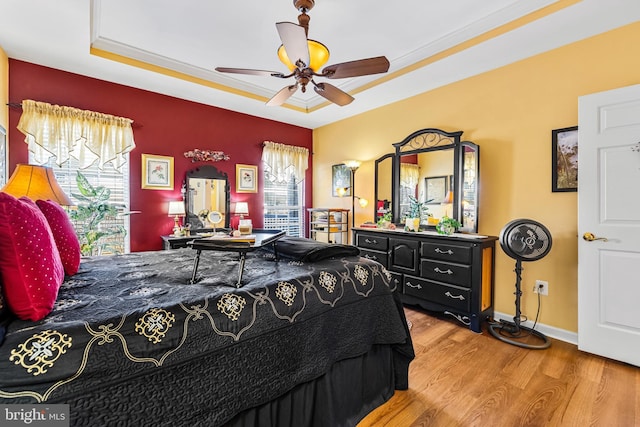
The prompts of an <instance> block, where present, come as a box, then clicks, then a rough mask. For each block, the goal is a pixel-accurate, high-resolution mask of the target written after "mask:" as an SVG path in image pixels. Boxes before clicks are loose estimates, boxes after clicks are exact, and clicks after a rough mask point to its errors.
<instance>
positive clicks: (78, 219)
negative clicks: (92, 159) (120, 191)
mask: <svg viewBox="0 0 640 427" xmlns="http://www.w3.org/2000/svg"><path fill="white" fill-rule="evenodd" d="M76 185H77V186H78V190H79V191H80V194H76V193H71V194H72V195H73V197H75V198H76V199H77V200H79V201H80V202H81V203H80V204H78V206H77V208H76V209H74V210H71V211H70V213H69V216H70V218H71V220H72V221H73V222H74V224H75V227H76V234H77V235H78V240H80V251H81V252H82V255H100V254H102V252H103V251H105V250H110V251H112V252H117V250H116V249H115V247H114V246H113V244H112V243H111V242H110V241H109V237H112V236H117V235H124V234H125V233H126V230H125V228H124V227H123V226H121V225H112V224H111V225H108V224H105V223H104V221H105V220H111V221H113V220H114V219H115V218H116V215H117V214H118V208H117V207H116V205H113V204H111V203H108V200H109V198H110V197H111V190H110V189H109V188H106V187H102V186H98V187H94V186H93V185H91V183H89V181H88V180H87V178H86V177H85V176H84V175H83V174H82V173H81V172H80V171H78V172H77V174H76Z"/></svg>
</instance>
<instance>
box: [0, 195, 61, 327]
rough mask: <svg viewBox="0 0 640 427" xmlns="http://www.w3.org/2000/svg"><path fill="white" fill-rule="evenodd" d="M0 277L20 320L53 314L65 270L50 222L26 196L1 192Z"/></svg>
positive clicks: (12, 307) (8, 303)
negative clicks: (14, 195)
mask: <svg viewBox="0 0 640 427" xmlns="http://www.w3.org/2000/svg"><path fill="white" fill-rule="evenodd" d="M0 274H1V275H2V286H3V291H4V296H5V300H6V303H7V306H8V307H9V310H11V311H12V312H13V313H14V314H15V315H16V316H18V317H19V318H20V319H24V320H40V319H42V318H43V317H45V316H46V315H47V314H49V313H50V312H51V310H52V309H53V304H54V303H55V301H56V298H57V296H58V289H59V288H60V285H61V284H62V281H63V280H64V269H63V267H62V261H61V260H60V254H59V253H58V249H57V248H56V243H55V241H54V240H53V235H52V234H51V229H50V228H49V224H48V223H47V219H46V218H45V217H44V214H43V213H42V212H41V211H40V209H38V206H36V204H35V203H33V202H32V201H31V200H29V199H27V198H26V197H22V198H20V199H19V200H18V199H16V198H15V197H13V196H11V195H9V194H6V193H0Z"/></svg>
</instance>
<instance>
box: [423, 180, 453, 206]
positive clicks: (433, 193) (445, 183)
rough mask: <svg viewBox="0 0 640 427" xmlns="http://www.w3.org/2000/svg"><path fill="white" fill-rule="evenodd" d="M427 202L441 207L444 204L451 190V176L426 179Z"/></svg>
mask: <svg viewBox="0 0 640 427" xmlns="http://www.w3.org/2000/svg"><path fill="white" fill-rule="evenodd" d="M424 183H425V200H426V201H427V204H428V205H439V204H441V203H443V202H444V198H445V196H446V195H447V191H448V189H449V175H444V176H430V177H427V178H425V179H424Z"/></svg>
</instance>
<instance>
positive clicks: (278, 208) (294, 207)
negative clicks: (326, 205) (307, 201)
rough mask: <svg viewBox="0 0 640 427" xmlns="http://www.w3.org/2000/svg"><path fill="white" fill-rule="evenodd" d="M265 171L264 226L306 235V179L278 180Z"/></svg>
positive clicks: (290, 234) (301, 235) (291, 234)
mask: <svg viewBox="0 0 640 427" xmlns="http://www.w3.org/2000/svg"><path fill="white" fill-rule="evenodd" d="M272 179H273V177H272V176H270V174H269V173H267V172H265V179H264V228H265V229H268V230H284V231H286V233H287V235H289V236H295V237H303V236H304V211H303V209H304V206H303V204H304V185H303V184H304V181H300V182H296V180H295V178H294V177H293V176H292V177H291V178H290V179H289V180H288V181H289V182H277V181H275V180H272Z"/></svg>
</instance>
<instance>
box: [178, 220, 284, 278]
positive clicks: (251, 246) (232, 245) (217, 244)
mask: <svg viewBox="0 0 640 427" xmlns="http://www.w3.org/2000/svg"><path fill="white" fill-rule="evenodd" d="M251 235H252V236H255V241H253V242H243V241H242V238H243V236H240V237H238V238H237V239H233V238H229V239H221V238H213V237H211V238H208V237H201V238H198V237H197V236H196V238H195V239H194V240H192V241H190V242H189V243H187V244H188V245H189V246H191V248H192V249H195V250H196V251H197V252H196V258H195V260H194V262H193V274H192V275H191V283H196V275H197V273H198V265H199V264H200V254H201V253H202V251H222V252H237V253H238V255H239V256H240V259H239V264H238V282H237V283H236V288H239V287H240V282H242V274H243V273H244V262H245V259H246V258H247V252H251V251H255V250H256V249H259V248H261V247H263V246H266V245H269V244H273V245H274V246H273V247H274V252H276V251H275V242H276V241H277V240H278V239H279V238H280V237H282V236H284V235H285V232H284V231H280V230H253V233H251ZM244 237H246V236H244ZM277 259H278V253H277V252H276V260H277Z"/></svg>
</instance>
